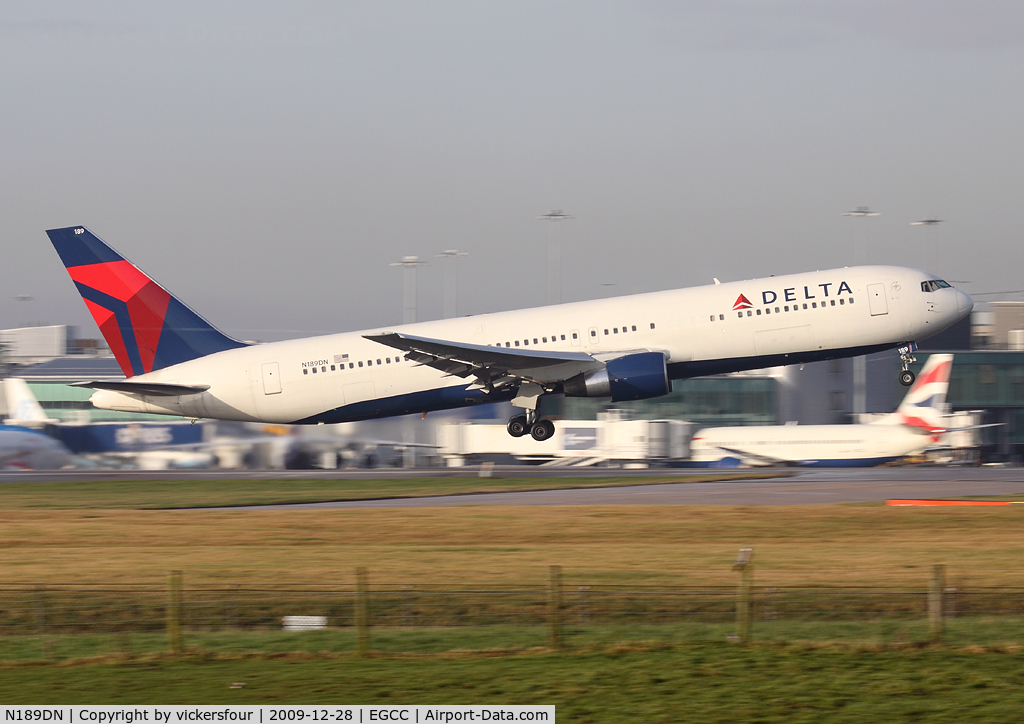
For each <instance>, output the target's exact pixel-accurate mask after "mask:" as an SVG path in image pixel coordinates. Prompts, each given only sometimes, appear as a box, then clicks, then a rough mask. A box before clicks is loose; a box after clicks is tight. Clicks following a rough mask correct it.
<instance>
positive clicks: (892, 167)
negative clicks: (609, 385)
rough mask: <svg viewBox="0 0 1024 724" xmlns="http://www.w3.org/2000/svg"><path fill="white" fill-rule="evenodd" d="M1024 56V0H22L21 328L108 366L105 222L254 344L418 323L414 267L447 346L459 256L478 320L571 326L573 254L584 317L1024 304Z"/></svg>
mask: <svg viewBox="0 0 1024 724" xmlns="http://www.w3.org/2000/svg"><path fill="white" fill-rule="evenodd" d="M1022 27H1024V3H1020V2H1017V1H1016V0H1013V1H1008V0H987V1H985V2H959V1H951V0H878V1H875V0H860V1H854V0H831V1H830V2H820V1H819V0H778V1H776V2H771V3H765V2H761V1H750V2H744V1H738V0H692V1H691V2H654V1H644V0H634V1H632V2H620V3H610V2H602V1H600V0H588V1H586V2H557V1H551V0H548V1H546V2H529V1H526V0H523V1H520V0H517V2H514V3H486V2H440V1H439V2H429V1H423V0H419V1H415V2H404V1H398V0H375V1H374V2H361V3H354V2H339V1H337V0H332V1H329V2H328V1H325V2H316V1H309V2H303V1H301V0H300V1H293V2H289V3H268V2H218V1H216V0H213V1H210V0H206V1H204V2H192V1H190V0H185V1H182V2H176V3H137V2H103V1H98V2H89V3H81V2H47V1H46V0H42V1H39V0H35V1H33V2H23V1H21V0H8V1H7V2H5V3H4V5H3V12H2V13H0V94H2V95H0V129H2V133H0V209H2V212H3V213H2V216H0V218H2V220H3V223H2V225H0V245H2V247H0V248H2V252H3V256H2V259H0V288H2V291H3V294H2V295H0V327H12V326H19V325H21V324H23V323H26V322H31V323H40V322H41V323H54V324H57V323H61V324H72V325H76V326H78V327H79V334H80V336H84V337H92V336H97V330H96V328H95V325H94V324H93V323H92V321H91V319H90V317H89V316H88V314H87V312H86V310H85V306H84V304H83V303H82V302H81V300H80V298H79V297H78V294H77V292H76V291H75V289H74V287H73V285H72V283H71V281H70V280H69V278H68V277H67V274H66V273H65V272H64V270H63V269H62V268H61V265H60V262H59V259H58V258H57V256H56V254H55V253H54V251H53V249H52V247H51V246H50V244H49V242H48V240H47V238H46V236H45V234H44V230H45V229H49V228H55V227H63V226H70V225H79V224H81V225H85V226H88V227H89V228H90V229H91V230H92V231H93V232H95V233H96V234H97V235H99V236H100V237H101V238H103V239H105V240H106V241H107V242H108V243H110V244H111V245H112V246H114V247H115V248H116V249H118V250H119V251H120V252H121V253H123V254H124V255H125V256H126V257H127V258H129V259H130V260H132V261H133V262H135V263H136V264H138V265H139V266H140V267H141V268H142V269H144V270H145V271H146V272H147V273H149V274H150V275H151V276H152V277H153V278H154V279H156V280H157V281H158V282H160V283H161V284H162V285H163V286H165V287H166V288H168V289H169V290H170V291H171V292H173V293H174V294H175V295H177V296H178V297H179V298H180V299H182V300H183V301H184V302H185V303H186V304H188V305H189V306H191V307H192V308H193V309H195V310H196V311H197V312H199V313H200V314H202V315H203V316H204V317H206V318H207V319H208V320H209V321H211V322H212V323H213V324H215V325H216V326H218V327H220V328H221V329H223V330H224V331H225V332H227V333H228V334H231V335H234V336H237V337H239V338H241V339H247V340H249V339H253V340H264V341H271V340H278V339H286V338H291V337H300V336H307V335H311V334H325V333H332V332H341V331H349V330H358V329H369V328H381V327H386V326H388V325H394V324H397V323H400V322H401V321H402V310H403V271H402V270H401V269H399V268H395V267H392V266H390V264H391V263H392V262H395V261H398V260H399V259H401V258H402V257H403V256H406V255H417V256H419V257H421V258H422V259H423V260H425V261H428V262H429V264H428V265H427V266H423V267H421V268H420V269H419V270H418V297H417V298H418V315H419V318H420V319H421V320H422V319H435V318H439V317H440V316H441V315H442V314H443V299H444V265H445V263H446V261H445V260H443V259H438V258H435V255H436V254H438V253H440V252H441V251H443V250H445V249H459V250H461V251H464V252H467V253H468V256H465V257H463V258H460V259H459V260H458V262H457V265H458V312H459V313H460V314H478V313H484V312H491V311H499V310H505V309H515V308H519V307H526V306H537V305H540V304H543V303H545V302H546V299H547V287H548V282H547V279H548V276H547V275H548V271H549V270H548V248H549V245H550V244H551V243H553V241H554V240H555V239H556V235H559V234H560V237H561V247H562V297H563V299H564V300H565V301H576V300H583V299H591V298H595V297H606V296H613V295H618V294H632V293H637V292H644V291H655V290H661V289H670V288H676V287H685V286H693V285H701V284H708V283H711V281H712V278H714V277H718V278H719V279H721V280H722V281H728V280H736V279H750V278H755V277H764V276H768V275H770V274H784V273H790V272H799V271H806V270H811V269H825V268H833V267H837V266H846V265H852V264H854V263H857V262H858V261H861V260H865V261H867V262H869V263H885V264H900V265H907V266H914V267H917V268H927V269H928V270H929V271H934V272H936V273H937V274H939V275H940V276H942V277H944V278H946V279H949V280H954V281H956V282H957V283H958V285H959V286H961V287H963V288H965V289H966V290H967V291H969V292H972V293H975V294H979V296H978V299H979V300H984V299H995V298H998V297H997V296H992V295H990V294H989V293H991V292H999V291H1005V290H1018V289H1022V288H1024V280H1022V278H1021V269H1022V266H1024V264H1022V262H1024V244H1022V243H1021V240H1022V238H1024V234H1022V231H1024V216H1022V214H1021V213H1020V209H1019V207H1020V204H1021V200H1022V191H1024V130H1022V129H1024V93H1022V92H1021V78H1022V77H1024V32H1021V28H1022ZM858 206H869V207H870V208H871V209H872V210H875V211H878V212H880V214H881V215H880V216H877V217H872V218H867V219H863V218H861V219H858V218H851V217H844V216H843V215H842V214H843V212H846V211H850V210H852V209H854V208H856V207H858ZM554 209H558V210H562V211H564V212H565V213H567V214H570V215H571V216H572V217H573V218H572V219H570V220H566V221H563V222H558V223H555V224H553V223H551V222H545V221H542V220H538V218H537V217H538V216H539V215H542V214H545V213H546V212H549V211H551V210H554ZM935 217H937V218H940V219H944V220H945V221H944V223H943V224H941V225H939V226H937V227H931V228H929V227H921V226H911V225H910V222H912V221H915V220H919V219H923V218H935ZM19 296H21V297H31V299H21V300H19V299H18V297H19Z"/></svg>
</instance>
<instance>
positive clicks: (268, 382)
mask: <svg viewBox="0 0 1024 724" xmlns="http://www.w3.org/2000/svg"><path fill="white" fill-rule="evenodd" d="M280 393H281V370H280V368H279V367H278V365H277V362H264V363H263V394H264V395H278V394H280Z"/></svg>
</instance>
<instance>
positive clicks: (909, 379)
mask: <svg viewBox="0 0 1024 724" xmlns="http://www.w3.org/2000/svg"><path fill="white" fill-rule="evenodd" d="M916 348H917V345H916V344H914V343H913V342H911V343H910V344H905V345H903V346H902V347H900V348H899V349H897V350H896V351H897V352H899V355H900V363H901V364H902V365H903V369H902V371H901V372H900V384H901V385H903V386H904V387H910V386H911V385H912V384H914V380H915V379H917V376H916V375H915V374H914V373H913V372H911V371H910V370H909V369H908V367H910V365H911V363H913V362H917V358H916V357H914V350H915V349H916Z"/></svg>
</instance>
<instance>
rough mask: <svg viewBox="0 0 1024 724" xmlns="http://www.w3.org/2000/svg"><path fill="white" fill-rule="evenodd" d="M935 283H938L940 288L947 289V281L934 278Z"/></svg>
mask: <svg viewBox="0 0 1024 724" xmlns="http://www.w3.org/2000/svg"><path fill="white" fill-rule="evenodd" d="M935 283H936V284H938V285H939V287H940V288H941V289H948V288H949V282H944V281H942V280H941V279H936V280H935Z"/></svg>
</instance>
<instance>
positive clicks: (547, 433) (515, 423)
mask: <svg viewBox="0 0 1024 724" xmlns="http://www.w3.org/2000/svg"><path fill="white" fill-rule="evenodd" d="M527 432H529V433H530V436H531V437H532V438H533V439H534V440H536V441H537V442H543V441H545V440H547V439H549V438H550V437H551V436H552V435H554V434H555V425H554V423H553V422H551V420H540V419H537V411H536V410H527V411H526V414H525V415H513V416H512V417H510V418H509V421H508V434H509V435H511V436H512V437H522V436H523V435H525V434H526V433H527Z"/></svg>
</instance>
